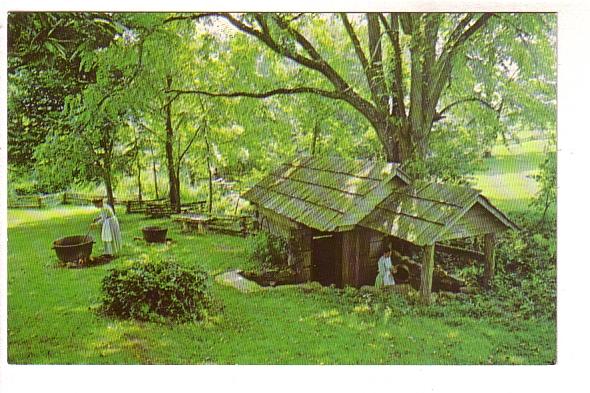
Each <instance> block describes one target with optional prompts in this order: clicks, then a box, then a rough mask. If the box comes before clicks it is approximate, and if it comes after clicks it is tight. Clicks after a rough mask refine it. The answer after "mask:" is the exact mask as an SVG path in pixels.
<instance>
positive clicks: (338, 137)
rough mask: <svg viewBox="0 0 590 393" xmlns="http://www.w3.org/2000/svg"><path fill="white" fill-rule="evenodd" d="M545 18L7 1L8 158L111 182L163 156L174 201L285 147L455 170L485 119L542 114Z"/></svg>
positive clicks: (550, 101)
mask: <svg viewBox="0 0 590 393" xmlns="http://www.w3.org/2000/svg"><path fill="white" fill-rule="evenodd" d="M555 27H556V18H555V15H553V14H427V13H413V14H404V13H399V14H398V13H393V14H284V13H280V14H225V13H207V14H195V13H175V14H165V13H114V14H109V13H14V14H11V15H10V17H9V41H10V42H9V97H8V98H9V117H10V119H9V148H10V156H9V162H10V164H11V166H14V165H18V166H22V165H30V164H31V163H36V164H35V167H34V168H35V172H34V175H33V176H36V177H37V178H38V179H39V181H40V185H39V187H40V189H45V190H46V191H50V190H58V189H63V188H67V187H68V184H71V183H72V182H75V181H80V182H94V181H96V180H101V181H102V182H103V183H104V184H105V188H106V189H107V194H109V195H110V194H112V189H113V188H114V187H116V184H117V182H118V181H120V180H122V178H123V177H124V176H132V175H133V176H134V177H136V178H137V179H138V182H137V184H138V186H139V184H140V183H141V171H142V169H141V168H142V165H143V168H144V169H145V170H147V166H148V164H149V166H151V168H152V172H153V175H154V176H153V177H154V179H155V180H154V187H152V189H157V188H158V186H157V177H158V170H159V168H166V171H162V175H164V176H162V177H166V178H167V179H168V194H169V198H170V201H171V203H172V204H173V205H178V204H179V203H180V195H181V191H182V189H181V185H182V184H190V185H191V186H195V185H198V184H200V183H202V182H203V183H208V188H209V192H208V194H209V195H213V192H212V191H211V189H212V188H213V187H214V186H215V184H217V183H216V179H217V178H223V179H226V180H233V181H235V180H242V181H243V183H244V185H239V186H238V187H246V186H247V185H249V184H252V183H253V182H255V181H256V180H258V179H260V178H261V177H262V176H263V174H264V173H266V171H267V170H268V169H270V168H272V167H274V166H275V165H276V164H277V162H279V161H284V160H286V159H289V158H290V157H292V156H294V155H299V154H323V155H330V154H336V155H342V156H351V157H356V158H367V159H371V158H385V159H390V160H391V159H395V160H398V161H404V162H405V165H406V167H407V169H409V170H411V171H412V172H413V173H415V174H417V175H418V176H428V175H431V176H434V177H436V178H438V179H443V180H460V179H462V178H463V176H464V175H465V174H468V173H472V172H473V171H474V170H475V169H476V168H477V165H478V163H480V162H481V159H482V156H483V154H484V153H485V152H486V151H489V150H490V148H491V146H493V145H494V143H495V141H496V138H497V136H498V135H500V136H501V137H503V138H505V140H510V139H518V135H519V133H520V132H521V131H523V130H525V131H530V130H536V131H540V132H546V131H547V130H549V131H554V129H555V110H554V107H555V86H556V85H555V79H556V78H555V75H556V70H555V65H556V63H555ZM64 97H67V98H64ZM252 98H262V99H259V100H257V99H252ZM64 103H67V105H65V106H64ZM136 140H137V141H141V143H139V144H137V143H136ZM139 146H141V147H139ZM261 146H263V147H264V148H261ZM60 157H68V160H67V162H60V161H59V160H56V159H57V158H60ZM62 161H63V160H62ZM148 161H149V162H148ZM131 167H133V168H136V169H135V171H137V173H133V171H132V170H130V168H131ZM109 184H110V186H109ZM150 184H151V183H150ZM143 185H145V183H144V184H143ZM109 190H110V191H109ZM219 192H221V191H219Z"/></svg>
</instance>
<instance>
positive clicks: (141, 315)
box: [101, 261, 212, 322]
mask: <svg viewBox="0 0 590 393" xmlns="http://www.w3.org/2000/svg"><path fill="white" fill-rule="evenodd" d="M208 286H209V277H208V274H207V273H206V272H205V271H204V270H202V269H201V268H199V267H196V266H195V267H186V266H182V265H180V264H178V263H176V262H174V261H158V262H134V263H132V264H130V265H128V266H125V267H121V268H116V269H113V270H111V271H110V272H109V274H108V275H107V276H105V277H104V279H103V280H102V292H103V299H102V307H101V309H102V311H103V312H104V313H105V314H107V315H109V316H114V317H117V318H123V319H138V320H143V321H158V322H162V321H164V320H173V321H176V322H186V321H195V320H201V319H203V318H204V317H205V316H206V315H207V313H208V310H209V309H210V308H211V305H212V301H211V300H212V299H211V297H210V295H209V291H208Z"/></svg>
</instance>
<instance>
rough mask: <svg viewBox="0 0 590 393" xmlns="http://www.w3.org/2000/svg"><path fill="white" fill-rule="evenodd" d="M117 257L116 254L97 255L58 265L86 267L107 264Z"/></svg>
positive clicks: (71, 267)
mask: <svg viewBox="0 0 590 393" xmlns="http://www.w3.org/2000/svg"><path fill="white" fill-rule="evenodd" d="M114 259H117V257H116V256H112V255H104V254H103V255H99V256H97V257H92V256H91V257H90V258H89V259H88V260H80V261H77V262H60V263H59V264H58V267H63V268H66V269H84V268H87V267H94V266H100V265H106V264H107V263H109V262H111V261H112V260H114Z"/></svg>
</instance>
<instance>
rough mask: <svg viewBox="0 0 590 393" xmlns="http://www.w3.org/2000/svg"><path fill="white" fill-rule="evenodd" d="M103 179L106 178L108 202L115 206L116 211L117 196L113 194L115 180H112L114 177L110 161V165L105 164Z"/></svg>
mask: <svg viewBox="0 0 590 393" xmlns="http://www.w3.org/2000/svg"><path fill="white" fill-rule="evenodd" d="M103 180H104V186H105V189H106V191H107V203H108V204H109V205H111V207H112V208H113V211H115V196H114V195H113V181H112V177H111V168H110V163H109V165H108V166H107V165H105V168H104V171H103Z"/></svg>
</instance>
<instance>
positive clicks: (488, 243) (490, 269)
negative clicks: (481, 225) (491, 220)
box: [483, 233, 496, 287]
mask: <svg viewBox="0 0 590 393" xmlns="http://www.w3.org/2000/svg"><path fill="white" fill-rule="evenodd" d="M495 245H496V235H495V234H494V233H486V234H485V236H484V248H483V251H484V271H483V285H484V287H489V286H490V284H491V282H492V279H493V278H494V271H495V269H496V261H495V259H496V250H495Z"/></svg>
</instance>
